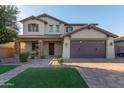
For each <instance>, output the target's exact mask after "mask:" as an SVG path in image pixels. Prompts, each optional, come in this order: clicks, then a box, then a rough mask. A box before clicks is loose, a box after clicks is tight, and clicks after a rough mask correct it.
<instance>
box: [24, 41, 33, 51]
mask: <svg viewBox="0 0 124 93" xmlns="http://www.w3.org/2000/svg"><path fill="white" fill-rule="evenodd" d="M25 52H29V53H30V52H32V43H31V42H25Z"/></svg>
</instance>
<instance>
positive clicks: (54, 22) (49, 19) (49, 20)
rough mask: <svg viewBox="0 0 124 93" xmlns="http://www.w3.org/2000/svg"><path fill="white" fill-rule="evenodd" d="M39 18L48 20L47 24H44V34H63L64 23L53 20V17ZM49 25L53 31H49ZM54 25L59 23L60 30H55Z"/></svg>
mask: <svg viewBox="0 0 124 93" xmlns="http://www.w3.org/2000/svg"><path fill="white" fill-rule="evenodd" d="M41 19H43V20H45V21H47V22H48V24H46V25H45V32H44V33H45V34H64V24H62V23H60V22H58V21H56V20H54V19H51V18H49V17H41ZM49 25H53V26H54V27H53V29H54V31H53V32H49ZM56 25H60V32H56V27H55V26H56Z"/></svg>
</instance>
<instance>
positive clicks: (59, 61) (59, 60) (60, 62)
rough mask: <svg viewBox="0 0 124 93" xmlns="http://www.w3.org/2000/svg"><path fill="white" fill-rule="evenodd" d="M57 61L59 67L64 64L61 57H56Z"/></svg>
mask: <svg viewBox="0 0 124 93" xmlns="http://www.w3.org/2000/svg"><path fill="white" fill-rule="evenodd" d="M57 61H58V63H59V64H60V65H61V64H63V62H64V60H63V58H62V57H58V58H57Z"/></svg>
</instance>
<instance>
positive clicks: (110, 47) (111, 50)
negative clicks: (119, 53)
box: [106, 37, 115, 59]
mask: <svg viewBox="0 0 124 93" xmlns="http://www.w3.org/2000/svg"><path fill="white" fill-rule="evenodd" d="M106 57H107V58H108V59H113V58H115V47H114V39H113V38H112V37H109V38H108V40H107V41H106Z"/></svg>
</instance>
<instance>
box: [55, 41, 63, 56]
mask: <svg viewBox="0 0 124 93" xmlns="http://www.w3.org/2000/svg"><path fill="white" fill-rule="evenodd" d="M55 56H62V43H61V42H56V43H55Z"/></svg>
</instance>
